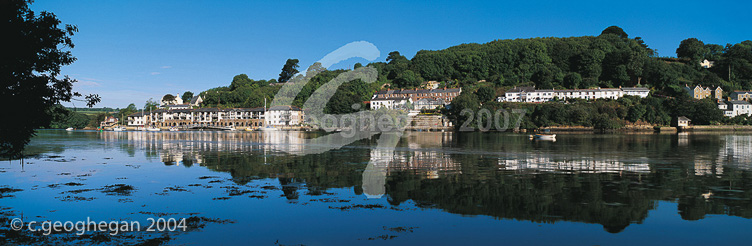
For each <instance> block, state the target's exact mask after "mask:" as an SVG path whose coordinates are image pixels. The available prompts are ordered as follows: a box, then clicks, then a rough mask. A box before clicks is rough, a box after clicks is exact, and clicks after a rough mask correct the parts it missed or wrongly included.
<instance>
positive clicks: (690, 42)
mask: <svg viewBox="0 0 752 246" xmlns="http://www.w3.org/2000/svg"><path fill="white" fill-rule="evenodd" d="M708 53H710V49H709V48H708V47H706V46H705V43H703V42H702V41H700V40H698V39H696V38H688V39H685V40H682V41H681V43H680V44H679V48H676V56H677V57H679V58H686V59H690V60H692V61H695V62H697V61H701V60H702V59H703V58H704V57H705V56H706V55H708Z"/></svg>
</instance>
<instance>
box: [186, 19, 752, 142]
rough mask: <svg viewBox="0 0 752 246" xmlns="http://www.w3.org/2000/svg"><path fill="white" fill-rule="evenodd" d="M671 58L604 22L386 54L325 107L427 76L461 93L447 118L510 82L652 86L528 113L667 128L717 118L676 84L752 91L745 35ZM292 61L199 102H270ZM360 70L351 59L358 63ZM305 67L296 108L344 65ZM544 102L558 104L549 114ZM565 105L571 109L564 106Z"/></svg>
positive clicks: (692, 46) (489, 98)
mask: <svg viewBox="0 0 752 246" xmlns="http://www.w3.org/2000/svg"><path fill="white" fill-rule="evenodd" d="M676 54H677V57H676V58H667V57H658V56H657V53H656V51H655V50H653V49H651V48H650V47H649V46H648V44H646V43H645V42H644V41H643V39H642V38H640V37H634V38H631V37H630V36H629V35H628V34H627V33H626V32H625V31H624V30H622V29H621V28H619V27H617V26H611V27H608V28H606V29H605V30H603V31H602V32H601V33H600V34H599V35H598V36H583V37H567V38H556V37H548V38H531V39H514V40H495V41H491V42H488V43H484V44H461V45H457V46H453V47H449V48H447V49H443V50H421V51H419V52H417V54H416V55H415V56H414V57H413V58H412V59H407V57H405V56H403V55H401V54H400V53H399V52H398V51H393V52H390V53H389V55H388V56H387V58H386V61H385V62H374V63H370V64H368V65H367V66H371V67H374V68H377V69H378V71H379V76H378V79H377V82H376V83H373V84H365V83H363V82H362V81H358V80H356V81H351V82H348V83H345V84H343V86H342V87H340V89H339V90H338V91H337V93H336V94H335V95H334V97H333V98H332V100H331V101H330V102H329V103H328V104H327V105H326V109H325V110H326V111H327V112H328V113H335V114H337V113H349V112H352V111H356V110H357V109H353V107H351V105H353V104H361V105H362V106H365V105H363V102H364V101H367V100H369V99H370V97H371V96H372V95H373V93H374V92H376V91H378V90H380V89H382V88H392V89H399V88H416V87H420V86H421V83H422V82H424V81H429V80H433V81H439V82H441V84H442V86H447V87H463V92H464V93H463V96H462V97H460V98H458V99H459V101H458V102H456V103H454V104H453V105H456V106H457V107H455V108H454V109H452V110H450V111H445V112H446V113H449V114H450V116H453V117H455V119H457V115H456V114H455V115H452V112H453V111H454V112H459V111H457V110H461V109H464V108H476V109H477V108H479V107H480V105H481V104H484V105H487V106H488V107H491V108H502V107H508V106H502V105H494V104H493V99H494V98H495V97H496V96H498V95H500V94H501V93H502V92H503V91H505V90H507V89H510V88H513V87H515V86H535V87H537V88H555V89H576V88H595V87H619V86H625V87H626V86H643V87H649V88H651V89H652V91H653V92H652V95H653V97H657V98H653V99H647V100H638V99H631V100H627V101H626V102H625V101H622V102H620V103H601V104H599V105H587V104H584V103H582V104H583V105H581V106H576V105H569V106H561V107H555V106H547V105H548V104H543V106H530V107H528V108H530V111H529V113H531V114H529V115H537V116H530V117H538V118H539V119H541V120H535V119H533V118H530V119H529V120H530V121H529V122H530V123H534V124H531V125H530V126H531V127H541V126H550V125H559V124H577V125H585V126H593V125H598V124H596V121H602V120H599V119H601V118H604V117H606V118H609V119H611V120H617V121H622V123H627V121H629V122H637V121H643V122H646V123H650V124H656V125H665V124H668V121H670V118H671V117H676V116H677V114H680V113H682V114H687V113H689V114H690V115H695V116H696V117H694V118H697V119H699V120H697V121H696V123H699V124H712V123H718V122H721V121H724V119H723V118H722V116H718V115H719V114H718V112H715V109H713V108H712V107H711V106H712V103H711V102H704V103H701V102H697V103H695V102H690V101H689V100H688V98H686V93H685V91H684V90H683V87H684V86H685V85H697V84H699V85H703V86H706V87H715V86H721V87H722V88H723V89H724V91H725V92H726V93H728V92H731V91H734V90H750V89H752V41H744V42H741V43H738V44H726V45H718V44H705V43H703V42H702V41H700V40H698V39H695V38H688V39H686V40H684V41H682V42H681V43H680V44H679V47H678V48H677V50H676ZM705 59H707V60H711V61H713V62H714V66H712V67H711V68H703V67H701V66H700V62H701V61H703V60H705ZM297 63H298V60H297V59H289V60H288V61H287V63H285V64H284V67H283V68H282V73H280V78H279V80H275V79H271V80H253V79H250V78H249V77H248V76H247V75H245V74H240V75H237V76H235V77H234V78H233V79H232V81H231V82H230V85H229V86H224V87H217V88H212V89H209V90H207V91H204V92H202V93H201V95H202V96H203V97H204V98H205V102H204V104H205V106H210V107H214V106H219V107H260V106H263V102H264V98H266V99H267V100H268V101H269V102H271V100H272V99H273V97H274V94H275V93H276V92H277V91H278V90H279V88H280V85H281V83H278V81H287V80H289V79H290V78H291V77H292V76H294V75H296V74H299V71H298V70H297V68H298V65H297ZM360 66H362V65H361V64H359V63H358V64H355V68H357V67H360ZM312 69H321V70H322V71H323V72H321V73H320V74H318V75H316V76H315V77H314V78H313V79H312V80H311V81H310V82H309V83H308V84H307V85H306V86H305V87H304V88H303V90H302V91H301V93H300V94H299V95H298V97H297V98H296V99H295V101H294V102H293V105H294V106H299V107H300V106H302V105H303V103H304V102H305V100H306V99H307V98H308V96H310V95H311V94H312V93H313V91H315V90H316V89H317V88H318V87H319V86H321V85H322V84H324V83H326V82H328V81H329V80H330V79H332V78H334V77H336V76H337V75H339V74H341V73H343V72H346V71H347V70H343V69H340V70H331V71H326V70H325V69H324V68H322V67H320V65H319V67H315V66H314V67H313V68H312ZM604 105H605V106H604ZM608 105H611V106H613V107H611V106H608ZM695 106H696V108H693V107H695ZM548 107H554V108H555V109H552V110H549V109H548ZM633 107H636V108H633ZM363 108H365V107H361V110H362V109H363ZM538 108H541V110H543V109H542V108H546V109H545V111H546V112H559V111H562V110H563V112H565V113H559V116H561V115H570V114H578V113H579V112H580V111H585V113H586V115H585V116H582V115H578V118H576V120H575V119H572V118H571V117H567V118H566V119H565V118H561V117H558V116H550V117H549V116H545V115H544V116H541V115H540V114H541V113H540V112H538V110H537V109H538ZM570 108H571V109H572V110H574V111H576V112H570V111H569V109H570ZM606 108H609V109H606ZM680 109H683V110H682V112H679V110H680ZM708 110H710V111H712V112H707V111H708ZM630 112H631V113H630ZM706 112H707V113H706ZM549 118H550V120H548V119H549ZM543 119H546V120H543ZM747 121H748V119H744V120H741V121H740V120H738V119H737V120H736V121H733V122H736V123H741V124H746V123H745V122H747ZM607 125H611V126H612V127H613V126H614V125H617V126H618V125H620V124H607ZM612 127H607V128H612Z"/></svg>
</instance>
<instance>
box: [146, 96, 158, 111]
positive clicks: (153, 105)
mask: <svg viewBox="0 0 752 246" xmlns="http://www.w3.org/2000/svg"><path fill="white" fill-rule="evenodd" d="M157 106H159V103H158V102H157V101H154V99H153V98H149V100H146V104H144V110H145V111H149V110H156V109H157Z"/></svg>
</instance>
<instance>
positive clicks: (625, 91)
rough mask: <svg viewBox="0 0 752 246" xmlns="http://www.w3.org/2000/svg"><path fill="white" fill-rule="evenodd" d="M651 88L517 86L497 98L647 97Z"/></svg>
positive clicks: (516, 100) (509, 99)
mask: <svg viewBox="0 0 752 246" xmlns="http://www.w3.org/2000/svg"><path fill="white" fill-rule="evenodd" d="M648 94H650V89H648V88H639V87H625V88H596V89H573V90H555V89H544V90H536V89H535V88H534V87H515V88H514V89H511V90H508V91H507V92H505V93H504V97H499V98H497V99H496V101H498V102H526V103H541V102H549V101H553V100H555V99H559V100H567V99H583V100H598V99H619V98H621V97H624V96H639V97H643V98H644V97H647V96H648Z"/></svg>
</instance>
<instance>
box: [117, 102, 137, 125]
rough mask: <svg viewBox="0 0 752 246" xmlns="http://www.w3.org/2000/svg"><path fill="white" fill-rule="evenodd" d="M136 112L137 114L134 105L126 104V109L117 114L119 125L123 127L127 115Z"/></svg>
mask: <svg viewBox="0 0 752 246" xmlns="http://www.w3.org/2000/svg"><path fill="white" fill-rule="evenodd" d="M136 112H138V108H136V104H134V103H131V104H128V107H125V108H124V109H121V110H120V112H118V117H119V118H120V124H121V125H125V124H126V123H127V122H126V118H127V117H128V115H131V114H133V113H136Z"/></svg>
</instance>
